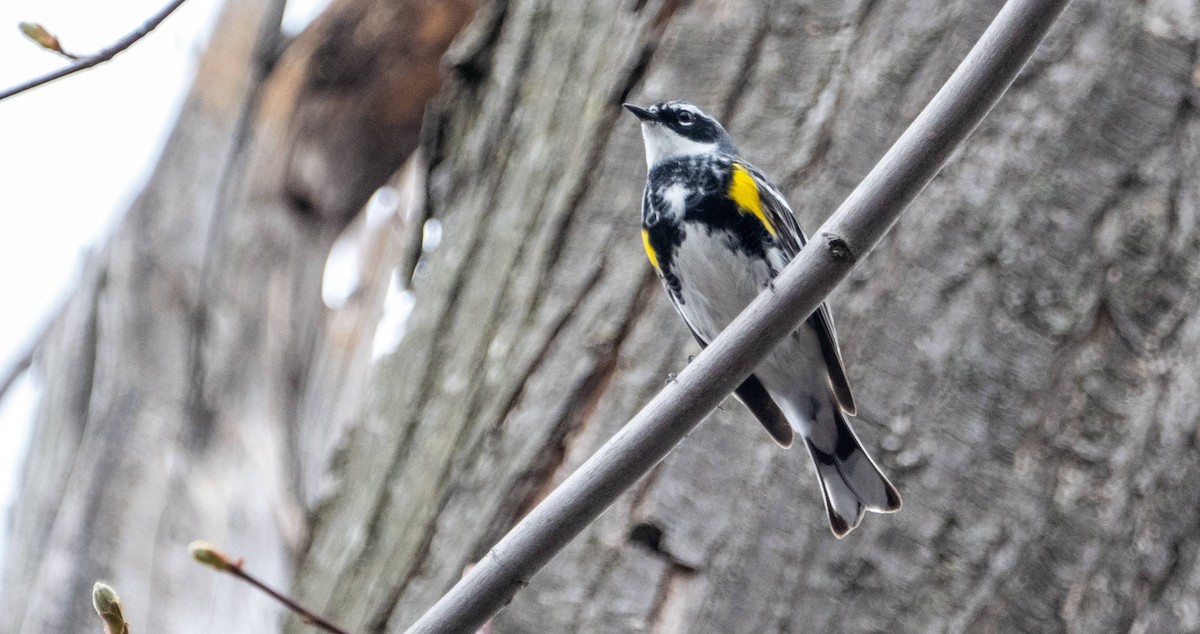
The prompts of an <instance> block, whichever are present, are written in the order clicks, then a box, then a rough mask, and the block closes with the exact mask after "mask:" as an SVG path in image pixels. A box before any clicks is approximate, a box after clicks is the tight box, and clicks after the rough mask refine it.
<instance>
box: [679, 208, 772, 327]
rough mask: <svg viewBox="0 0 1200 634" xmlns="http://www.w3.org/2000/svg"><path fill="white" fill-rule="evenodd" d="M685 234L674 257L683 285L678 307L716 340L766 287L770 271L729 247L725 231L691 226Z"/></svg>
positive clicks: (760, 262) (692, 322)
mask: <svg viewBox="0 0 1200 634" xmlns="http://www.w3.org/2000/svg"><path fill="white" fill-rule="evenodd" d="M685 231H686V232H687V233H686V236H685V237H684V239H683V242H682V243H681V244H680V245H679V246H678V247H676V249H675V251H674V255H673V257H672V259H671V270H672V272H673V273H674V274H675V275H676V276H677V277H678V278H679V281H680V283H681V285H682V288H681V293H680V294H681V296H682V298H683V305H682V306H680V307H679V309H680V312H682V313H683V316H684V318H685V319H687V321H688V323H689V324H691V326H692V327H693V328H695V329H696V331H697V333H698V334H699V335H700V336H701V337H703V338H704V339H705V340H708V341H712V340H713V338H715V337H716V336H717V334H719V333H720V332H721V330H723V329H724V328H725V327H726V326H728V325H729V323H730V322H732V321H733V319H734V318H735V317H737V316H738V314H739V313H741V312H742V309H744V308H745V307H746V306H747V305H749V304H750V302H751V301H753V300H754V298H755V297H757V296H758V293H759V292H760V291H762V289H764V288H766V286H767V283H768V282H769V281H770V280H771V271H770V268H769V267H768V266H767V263H766V262H764V261H762V260H759V259H752V258H750V257H747V256H746V255H744V254H741V253H739V252H737V251H734V250H733V249H731V248H730V247H729V246H727V243H726V239H727V235H728V234H727V233H725V232H724V231H715V232H712V233H709V231H708V230H707V229H706V228H705V227H704V226H703V225H699V224H696V223H687V224H686V225H685Z"/></svg>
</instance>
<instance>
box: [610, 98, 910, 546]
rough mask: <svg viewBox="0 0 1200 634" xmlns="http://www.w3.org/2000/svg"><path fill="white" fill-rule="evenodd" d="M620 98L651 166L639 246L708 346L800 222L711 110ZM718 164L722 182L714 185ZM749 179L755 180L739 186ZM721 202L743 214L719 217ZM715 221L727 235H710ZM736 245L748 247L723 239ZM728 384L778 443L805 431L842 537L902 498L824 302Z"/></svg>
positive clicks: (783, 254)
mask: <svg viewBox="0 0 1200 634" xmlns="http://www.w3.org/2000/svg"><path fill="white" fill-rule="evenodd" d="M626 107H627V108H628V109H629V110H630V111H631V112H633V114H634V115H636V116H637V117H638V119H640V120H641V121H642V134H643V137H644V139H645V145H646V160H647V164H648V166H649V168H650V175H649V178H648V179H647V185H646V195H645V196H644V198H643V210H642V213H643V239H644V241H645V246H646V252H647V255H648V256H649V257H650V261H651V263H652V264H653V265H654V267H655V269H656V270H657V271H658V273H659V275H660V277H662V278H663V282H664V284H666V286H667V290H668V293H667V295H668V297H669V298H670V299H671V303H672V305H673V306H674V307H675V309H676V311H677V312H678V313H679V315H680V316H681V317H683V320H684V322H685V323H686V324H687V325H688V328H689V329H690V330H691V332H692V334H693V335H694V336H695V338H696V340H697V341H698V342H699V343H700V346H701V347H704V346H705V345H707V342H708V341H710V340H711V339H712V338H713V337H715V336H716V335H717V334H718V333H719V332H720V330H721V329H723V328H724V327H725V326H726V325H728V323H729V321H731V320H732V318H733V317H734V316H736V314H737V313H739V312H741V310H742V309H743V308H744V307H745V305H746V304H748V303H749V300H750V299H752V298H753V296H754V295H755V294H757V293H758V292H759V291H760V290H761V289H762V288H763V287H765V286H767V285H769V283H770V279H771V278H773V277H774V276H775V275H776V274H778V272H779V270H780V269H781V268H782V266H783V265H786V263H787V262H788V261H790V260H791V259H792V258H793V257H794V256H795V255H796V254H797V253H799V251H800V248H801V247H803V246H804V243H805V236H804V232H803V231H802V230H801V229H800V225H799V224H798V223H797V222H796V219H795V216H794V215H793V213H792V209H791V207H789V206H788V204H787V202H786V201H785V200H784V198H783V196H782V195H781V194H780V193H779V191H778V190H777V189H776V188H775V187H774V185H772V184H771V182H770V180H769V179H768V178H767V177H766V176H765V175H764V174H763V173H762V172H760V171H759V170H758V169H756V168H754V167H753V166H752V165H750V164H749V163H747V162H745V161H744V160H742V159H741V158H740V157H739V156H738V153H737V149H736V148H735V147H734V145H733V142H732V140H731V139H730V138H729V135H728V134H727V133H726V132H725V129H724V128H723V127H721V124H720V123H718V122H717V121H716V120H715V119H712V118H711V117H709V116H708V115H706V114H704V113H703V112H701V111H700V110H699V109H698V108H696V107H695V106H693V105H691V104H688V103H686V102H680V101H675V102H668V103H663V104H658V105H656V106H653V107H651V108H640V107H638V106H632V105H629V104H626ZM718 173H719V174H721V175H722V177H721V178H722V179H723V180H721V179H717V180H719V181H720V182H721V183H725V185H724V187H725V191H719V190H718V189H714V188H713V186H712V185H713V181H714V178H715V177H714V176H713V174H718ZM747 175H748V176H749V178H748V179H746V178H745V177H746V176H747ZM739 178H741V179H742V182H741V184H740V185H739V184H738V181H739ZM656 179H657V181H656ZM747 180H748V181H750V182H752V183H753V185H752V186H750V187H745V182H746V181H747ZM739 187H740V188H739ZM731 205H732V206H731ZM721 213H725V214H726V217H724V218H725V219H726V220H729V219H728V214H732V215H733V217H735V218H740V219H738V220H736V222H741V223H742V224H740V225H736V222H735V221H734V220H729V222H727V223H726V225H721V224H720V223H721V222H723V221H724V220H722V218H723V217H722V216H721ZM744 214H751V215H753V216H754V217H755V218H758V221H759V222H761V224H760V225H754V226H756V227H757V229H754V228H753V227H752V230H751V231H749V232H747V230H746V224H745V222H746V220H745V218H744V216H743V215H744ZM714 223H715V224H714ZM721 231H724V232H725V233H722V234H721V235H722V236H724V240H725V241H724V242H722V241H719V240H717V241H714V240H712V239H711V238H712V236H713V234H714V232H721ZM739 231H740V232H741V233H738V232H739ZM768 234H769V235H768ZM706 236H707V238H706ZM685 238H686V240H691V241H692V243H690V244H686V240H685ZM738 240H741V242H738ZM747 241H752V242H751V243H750V244H748V245H747ZM691 245H697V246H691ZM727 245H734V246H727ZM738 245H740V246H741V248H742V249H743V250H744V251H740V252H739V251H736V250H735V251H729V250H727V249H730V248H736V247H737V246H738ZM764 245H765V246H764ZM747 246H749V247H751V248H746V247H747ZM723 250H724V251H723ZM746 251H749V252H752V253H754V254H758V255H756V256H755V255H748V254H747V253H746ZM731 254H732V255H731ZM755 257H757V258H758V259H754V258H755ZM721 258H724V259H723V260H722V259H721ZM731 258H732V259H731ZM739 258H740V259H739ZM718 261H719V264H718ZM731 289H732V290H731ZM689 297H690V299H691V300H692V301H690V302H689V301H686V300H687V299H688V298H689ZM734 394H735V395H736V396H737V398H738V399H739V400H740V401H742V403H744V404H745V405H746V407H747V409H749V410H750V412H751V413H752V414H754V416H755V418H757V419H758V420H759V422H761V423H762V425H763V426H764V427H765V428H766V430H767V432H768V433H770V435H771V437H772V438H773V439H774V440H775V441H776V442H777V443H779V444H780V445H781V446H783V447H788V446H790V445H791V444H792V441H793V438H794V436H795V435H799V436H800V437H801V439H803V441H804V444H805V447H806V448H807V449H808V453H809V455H810V456H811V458H812V462H813V466H814V468H815V470H816V473H817V478H818V479H819V480H820V483H821V497H822V499H823V501H824V504H825V510H826V513H827V515H828V519H829V525H830V528H831V529H832V531H833V534H834V535H835V536H837V537H838V538H839V539H840V538H842V537H845V536H846V535H847V534H848V533H849V532H850V531H852V530H854V528H855V527H857V526H858V525H859V523H860V522H861V521H862V518H863V515H864V513H865V512H866V511H874V512H877V513H892V512H895V511H898V510H900V507H901V504H902V502H901V500H900V494H899V493H898V492H897V491H896V488H895V487H894V486H893V485H892V483H891V482H890V481H889V480H888V479H887V477H886V476H884V475H883V472H881V471H880V470H879V467H878V466H877V465H876V464H875V461H874V460H872V459H871V456H870V455H869V454H868V453H867V452H866V450H865V449H863V447H862V445H861V443H859V440H858V438H857V437H856V436H855V435H854V431H853V430H852V429H851V428H850V425H849V423H848V422H847V420H846V416H847V415H850V416H853V415H854V414H855V411H856V406H855V403H854V397H853V394H852V392H851V390H850V384H849V381H848V380H847V378H846V370H845V367H844V364H843V362H842V355H841V350H840V349H839V348H838V344H837V335H836V332H835V330H834V325H833V318H832V316H831V315H830V313H829V309H828V307H827V306H826V305H825V304H821V305H820V306H819V307H818V308H817V310H816V311H815V312H814V313H813V315H812V316H811V317H809V319H808V320H807V322H806V323H805V324H804V325H802V326H801V327H800V329H798V330H797V332H796V333H793V336H792V337H791V338H790V339H789V340H787V341H785V342H784V343H783V344H781V345H780V347H779V348H777V349H776V351H775V352H773V353H772V355H771V356H768V358H767V359H766V360H764V362H763V363H762V365H760V366H759V367H758V368H757V369H756V370H755V373H754V374H753V375H751V376H750V377H748V378H747V379H746V381H745V382H744V383H742V385H740V386H739V387H738V388H737V389H736V390H735V391H734Z"/></svg>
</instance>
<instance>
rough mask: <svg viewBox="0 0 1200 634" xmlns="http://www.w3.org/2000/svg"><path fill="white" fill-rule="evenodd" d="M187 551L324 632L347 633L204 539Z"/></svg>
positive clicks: (193, 556)
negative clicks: (248, 570) (268, 597)
mask: <svg viewBox="0 0 1200 634" xmlns="http://www.w3.org/2000/svg"><path fill="white" fill-rule="evenodd" d="M188 551H189V552H190V553H191V555H192V559H195V560H196V561H198V562H200V563H202V564H204V565H205V566H208V567H210V568H215V569H217V570H220V571H221V572H228V573H229V574H231V575H233V576H235V577H237V578H238V579H241V580H242V581H245V582H246V583H249V584H250V585H252V586H254V587H255V588H258V589H259V590H262V591H263V592H266V593H267V594H269V595H271V597H272V598H273V599H275V600H276V601H278V602H280V603H282V604H283V605H285V606H287V608H288V609H289V610H291V611H292V612H295V613H296V614H297V615H298V616H299V617H300V619H301V620H302V621H304V623H305V624H307V625H312V626H313V627H318V628H320V629H322V630H325V631H326V632H332V633H333V634H349V633H348V632H346V630H343V629H342V628H340V627H338V626H336V625H334V624H333V623H330V622H329V621H327V620H325V618H323V617H322V616H320V615H318V614H314V613H312V612H311V611H309V609H308V608H306V607H304V606H302V605H300V604H299V603H296V601H295V600H294V599H292V598H291V597H289V596H286V595H284V594H281V593H279V592H276V591H275V590H274V589H272V588H271V587H270V586H268V585H267V584H265V583H263V582H261V581H259V580H258V579H257V578H255V577H254V576H253V575H251V574H250V573H248V572H246V571H245V570H243V569H242V564H243V562H242V560H241V559H238V560H237V561H234V560H233V559H232V558H230V557H229V555H226V554H225V553H223V552H221V551H219V550H217V549H216V548H214V547H213V546H212V544H209V543H208V542H205V541H195V542H192V543H191V544H189V545H188Z"/></svg>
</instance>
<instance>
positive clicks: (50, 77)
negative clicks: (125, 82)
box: [0, 0, 185, 101]
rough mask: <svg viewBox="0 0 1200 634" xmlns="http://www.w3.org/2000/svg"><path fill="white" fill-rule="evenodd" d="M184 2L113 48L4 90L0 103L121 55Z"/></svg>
mask: <svg viewBox="0 0 1200 634" xmlns="http://www.w3.org/2000/svg"><path fill="white" fill-rule="evenodd" d="M184 2H185V0H171V2H170V4H168V5H167V6H165V7H163V8H162V9H161V10H160V11H159V12H158V13H156V14H154V15H153V16H152V17H151V18H150V19H149V20H146V21H145V22H144V23H143V24H142V25H141V26H140V27H138V28H137V29H136V30H135V31H133V32H132V33H130V34H129V35H126V36H125V37H123V38H121V39H120V40H117V41H116V43H114V44H113V45H112V46H109V47H108V48H105V49H103V50H101V51H99V52H97V53H95V54H93V55H88V56H86V57H80V58H78V59H76V60H75V62H74V63H73V64H71V65H69V66H64V67H63V68H60V69H58V70H56V71H54V72H51V73H48V74H46V75H42V76H41V77H35V78H34V79H31V80H29V81H27V82H25V83H23V84H18V85H16V86H13V87H12V88H9V89H7V90H4V91H3V92H0V101H4V100H5V99H8V98H9V97H12V96H13V95H16V94H20V93H23V92H25V91H26V90H32V89H34V88H37V87H38V86H41V85H43V84H48V83H50V82H52V81H54V80H56V79H62V78H63V77H66V76H67V75H73V74H75V73H78V72H79V71H81V70H87V69H89V68H91V67H93V66H96V65H98V64H103V63H104V62H107V61H108V60H110V59H112V58H114V57H116V55H117V53H120V52H121V51H123V50H125V49H127V48H129V47H130V46H133V43H134V42H137V41H138V40H140V39H142V38H143V37H146V34H148V33H149V32H150V31H153V30H154V29H155V28H157V27H158V25H159V24H162V21H163V20H165V19H167V16H168V15H171V12H173V11H174V10H175V9H178V8H179V5H181V4H183V3H184Z"/></svg>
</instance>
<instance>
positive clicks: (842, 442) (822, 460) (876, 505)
mask: <svg viewBox="0 0 1200 634" xmlns="http://www.w3.org/2000/svg"><path fill="white" fill-rule="evenodd" d="M832 409H833V414H834V415H833V423H834V424H833V426H832V429H830V428H829V427H828V426H827V425H823V426H821V427H824V429H821V430H820V431H821V432H832V433H820V432H817V433H814V434H809V435H806V436H805V439H804V441H805V445H806V446H807V447H808V453H809V455H811V456H812V460H813V466H815V467H816V468H817V478H818V479H819V480H820V481H821V495H822V497H823V498H824V500H825V511H826V513H827V514H828V515H829V526H830V528H832V529H833V534H834V536H836V537H837V538H838V539H841V538H842V537H845V536H846V535H847V534H848V533H849V532H850V531H852V530H854V529H855V528H856V527H858V524H859V522H861V521H862V518H863V513H864V512H865V511H874V512H876V513H895V512H896V511H899V510H900V505H901V500H900V493H899V492H898V491H896V487H895V486H892V483H891V482H889V481H888V479H887V476H885V475H883V472H882V471H880V470H879V467H877V466H876V465H875V461H874V460H872V459H871V456H870V455H869V454H867V450H866V449H863V447H862V445H861V444H860V443H859V442H858V437H857V436H855V435H854V430H852V429H850V424H849V423H848V422H846V416H845V415H844V414H843V413H842V411H841V409H840V408H838V407H837V406H836V405H834V406H833V408H832ZM814 431H816V430H814Z"/></svg>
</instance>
